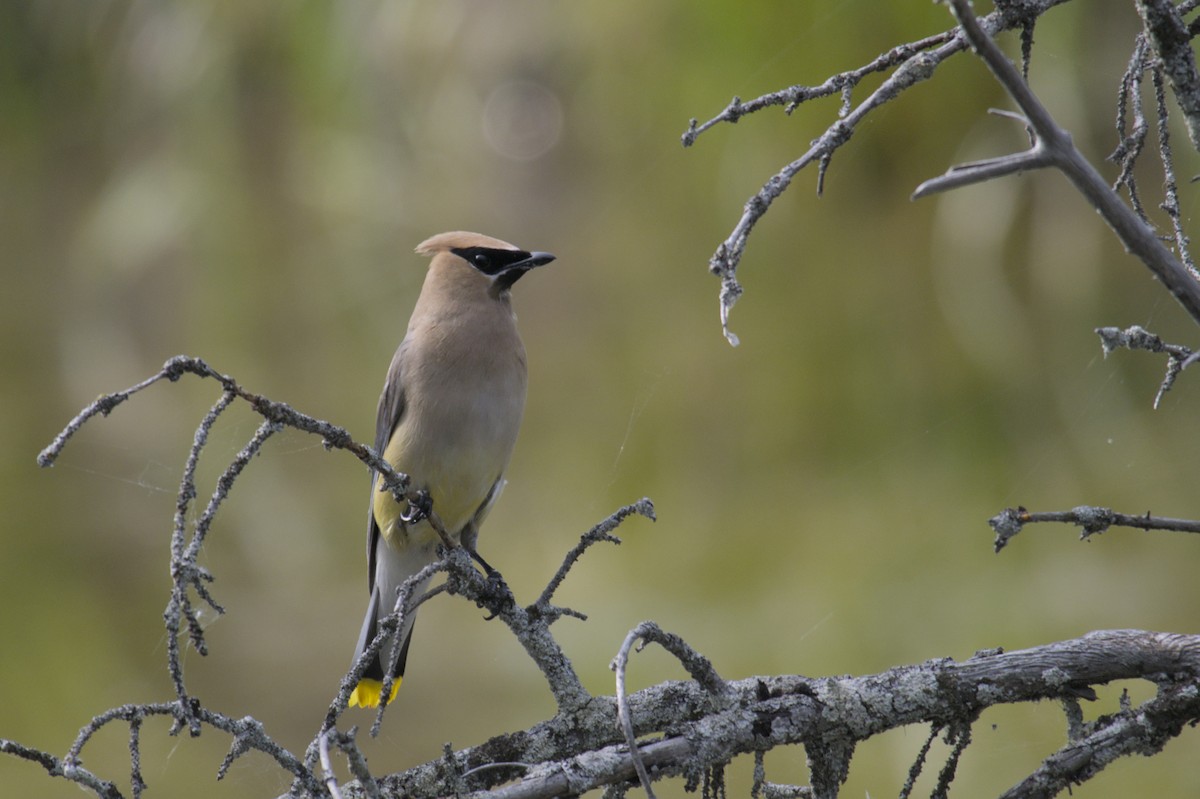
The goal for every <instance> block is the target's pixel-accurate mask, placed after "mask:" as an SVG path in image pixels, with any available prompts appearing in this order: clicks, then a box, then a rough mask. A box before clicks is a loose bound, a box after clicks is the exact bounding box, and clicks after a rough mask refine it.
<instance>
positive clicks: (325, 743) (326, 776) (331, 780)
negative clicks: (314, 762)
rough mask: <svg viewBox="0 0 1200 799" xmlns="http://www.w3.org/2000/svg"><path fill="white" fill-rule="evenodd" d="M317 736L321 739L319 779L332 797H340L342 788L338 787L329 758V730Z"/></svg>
mask: <svg viewBox="0 0 1200 799" xmlns="http://www.w3.org/2000/svg"><path fill="white" fill-rule="evenodd" d="M318 737H319V739H320V741H321V743H320V750H321V779H322V781H323V782H324V783H325V787H326V788H327V789H329V795H330V796H331V797H333V799H342V789H341V788H339V787H338V781H337V775H336V774H334V773H333V761H332V760H330V759H329V731H328V730H325V731H323V732H322V733H321V734H320V736H318Z"/></svg>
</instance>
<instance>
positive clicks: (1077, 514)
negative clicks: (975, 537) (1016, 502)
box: [988, 505, 1200, 552]
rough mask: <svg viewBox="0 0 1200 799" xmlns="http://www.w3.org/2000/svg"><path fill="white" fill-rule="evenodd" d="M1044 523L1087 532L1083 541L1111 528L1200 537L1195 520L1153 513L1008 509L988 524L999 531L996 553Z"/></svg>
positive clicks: (1199, 525) (1089, 508)
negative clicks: (1026, 529) (1029, 528)
mask: <svg viewBox="0 0 1200 799" xmlns="http://www.w3.org/2000/svg"><path fill="white" fill-rule="evenodd" d="M1044 522H1065V523H1069V524H1074V525H1077V526H1079V527H1082V528H1083V533H1082V534H1081V535H1080V536H1079V537H1080V539H1081V540H1086V539H1087V538H1089V537H1091V536H1093V535H1096V534H1097V533H1103V532H1105V531H1106V530H1108V529H1109V528H1110V527H1130V528H1132V529H1135V530H1164V531H1167V532H1174V533H1200V521H1196V520H1193V519H1172V518H1168V517H1166V516H1154V515H1152V514H1150V513H1149V512H1147V513H1145V514H1143V515H1138V516H1134V515H1130V514H1128V513H1117V512H1116V511H1114V510H1112V509H1111V508H1101V507H1096V506H1093V505H1080V506H1079V507H1076V508H1072V509H1071V510H1063V511H1042V512H1036V513H1035V512H1031V511H1028V510H1026V509H1025V508H1020V507H1018V508H1005V509H1004V510H1002V511H1000V512H999V513H997V514H996V515H995V516H993V517H992V518H990V519H988V524H989V525H991V528H992V529H993V530H995V531H996V543H995V547H996V551H997V552H999V551H1000V550H1002V549H1004V547H1005V546H1006V545H1007V544H1008V542H1009V540H1010V539H1012V537H1013V536H1015V535H1017V534H1018V533H1020V532H1021V530H1022V529H1023V528H1024V527H1025V525H1027V524H1038V523H1044Z"/></svg>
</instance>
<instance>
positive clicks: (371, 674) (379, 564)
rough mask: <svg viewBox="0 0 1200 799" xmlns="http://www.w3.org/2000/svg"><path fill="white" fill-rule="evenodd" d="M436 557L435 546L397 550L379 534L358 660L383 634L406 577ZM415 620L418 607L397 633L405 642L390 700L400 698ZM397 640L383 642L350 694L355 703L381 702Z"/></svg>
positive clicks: (421, 588)
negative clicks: (381, 630) (382, 626)
mask: <svg viewBox="0 0 1200 799" xmlns="http://www.w3.org/2000/svg"><path fill="white" fill-rule="evenodd" d="M432 560H433V552H432V549H431V550H430V551H429V552H425V551H424V548H422V547H417V546H408V547H404V548H402V549H400V551H398V552H397V551H396V550H393V549H392V548H391V547H390V546H388V544H387V543H386V541H385V540H384V539H383V536H380V537H379V541H378V544H377V549H376V558H375V584H374V587H373V588H372V589H371V602H370V604H369V605H368V606H367V615H366V618H365V619H363V626H362V631H361V632H360V633H359V635H358V646H357V647H355V649H354V662H357V661H358V659H359V657H361V656H362V653H363V652H365V651H366V650H367V647H369V646H370V645H371V642H372V641H374V640H375V637H376V636H377V635H378V634H379V621H380V619H383V618H385V617H386V616H387V615H388V614H390V613H391V612H392V610H393V609H394V608H395V604H396V597H397V596H398V594H399V591H400V587H401V586H402V585H403V584H404V581H405V580H407V579H408V578H409V577H411V576H412V575H414V574H416V573H417V572H418V571H420V570H421V569H423V568H424V567H425V565H426V564H427V563H430V562H432ZM427 585H428V581H425V582H423V583H421V584H420V585H418V586H416V587H415V589H414V590H413V593H412V596H414V597H419V596H420V595H421V594H422V593H423V592H424V591H425V588H426V586H427ZM414 621H416V611H415V610H410V611H409V612H408V613H406V614H405V617H404V619H403V620H402V621H401V624H400V629H399V630H398V631H397V633H396V635H399V636H400V637H401V640H402V641H403V642H404V643H403V644H402V646H401V647H400V657H399V658H397V660H396V667H395V669H393V670H392V674H391V677H392V691H391V695H390V696H389V697H388V700H387V701H388V703H389V704H390V703H391V702H392V701H393V700H394V699H395V698H396V692H397V691H398V690H399V688H400V682H401V679H402V678H403V677H404V664H405V663H406V662H407V661H408V646H409V644H410V643H412V631H413V622H414ZM395 640H396V639H395V637H394V636H388V637H387V640H385V641H384V642H383V646H381V647H380V649H379V653H378V654H377V655H376V656H375V658H374V660H372V661H371V663H370V665H368V666H367V668H366V670H365V671H364V672H363V676H362V678H361V679H360V680H359V681H358V685H356V686H355V687H354V692H353V693H351V694H350V706H351V707H356V706H357V707H378V706H379V702H380V699H381V698H382V694H383V682H384V678H385V671H384V670H385V668H386V664H387V663H388V661H389V660H390V659H391V656H392V647H393V645H394V643H395Z"/></svg>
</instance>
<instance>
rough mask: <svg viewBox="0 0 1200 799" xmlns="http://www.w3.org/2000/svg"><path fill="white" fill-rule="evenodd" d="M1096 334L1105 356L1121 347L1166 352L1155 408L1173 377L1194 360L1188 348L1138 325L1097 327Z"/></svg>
mask: <svg viewBox="0 0 1200 799" xmlns="http://www.w3.org/2000/svg"><path fill="white" fill-rule="evenodd" d="M1096 334H1097V335H1098V336H1100V346H1101V347H1102V348H1103V349H1104V357H1105V358H1107V357H1108V356H1109V355H1111V354H1112V352H1113V350H1116V349H1118V348H1122V347H1124V348H1127V349H1131V350H1146V351H1148V352H1163V353H1166V355H1167V371H1166V374H1165V375H1164V376H1163V380H1162V383H1161V384H1160V385H1159V387H1158V393H1157V394H1156V395H1155V396H1154V407H1155V408H1158V406H1159V403H1161V402H1162V398H1163V395H1165V394H1166V393H1167V392H1168V391H1170V390H1171V387H1172V386H1174V385H1175V378H1176V377H1178V376H1179V373H1180V372H1182V371H1183V370H1184V369H1186V368H1187V367H1189V366H1191V365H1192V364H1193V363H1195V362H1196V353H1195V352H1192V350H1191V349H1190V348H1188V347H1185V346H1183V345H1182V344H1168V343H1167V342H1165V341H1163V340H1162V339H1161V338H1159V337H1158V336H1157V335H1155V334H1154V333H1151V332H1150V331H1148V330H1146V329H1145V328H1143V327H1141V326H1140V325H1133V326H1132V327H1128V328H1125V329H1124V330H1122V329H1121V328H1119V327H1098V328H1096Z"/></svg>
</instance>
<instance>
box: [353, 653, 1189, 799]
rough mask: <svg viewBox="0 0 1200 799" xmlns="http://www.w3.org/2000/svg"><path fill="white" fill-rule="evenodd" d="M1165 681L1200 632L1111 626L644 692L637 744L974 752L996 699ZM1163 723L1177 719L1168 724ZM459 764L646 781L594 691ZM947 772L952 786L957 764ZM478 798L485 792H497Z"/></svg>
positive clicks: (689, 754) (484, 780)
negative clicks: (877, 663)
mask: <svg viewBox="0 0 1200 799" xmlns="http://www.w3.org/2000/svg"><path fill="white" fill-rule="evenodd" d="M1166 675H1170V676H1169V679H1170V680H1173V681H1177V682H1178V683H1179V684H1180V685H1184V684H1185V682H1186V683H1188V684H1189V690H1192V691H1193V693H1194V692H1195V688H1194V684H1195V682H1196V680H1197V679H1198V678H1200V636H1186V635H1173V634H1168V633H1151V632H1145V631H1140V630H1109V631H1101V632H1095V633H1089V634H1088V635H1086V636H1084V637H1082V638H1078V639H1074V640H1070V641H1063V642H1059V643H1055V644H1049V645H1046V646H1041V647H1034V648H1032V649H1027V650H1021V651H1018V652H1009V653H1004V652H1002V651H1000V650H992V651H987V652H982V653H980V654H979V655H977V656H975V657H972V658H970V659H968V660H965V661H962V662H960V663H956V662H954V661H952V660H949V659H944V660H935V661H929V662H927V663H924V664H920V665H915V666H903V667H898V668H894V669H890V670H888V671H886V672H883V673H881V674H878V675H870V676H865V677H827V678H821V679H809V678H805V677H800V676H777V677H769V678H751V679H746V680H738V681H733V682H730V683H728V690H729V693H728V696H727V699H726V701H724V702H721V703H717V706H714V703H713V697H712V694H711V693H710V692H709V691H708V690H706V689H705V688H703V687H701V686H700V685H699V684H698V683H696V682H694V681H689V682H673V683H664V684H662V685H658V686H654V687H652V688H647V689H645V690H643V691H639V692H637V693H635V694H632V695H631V696H630V697H629V709H630V719H631V723H632V725H633V727H634V729H635V730H637V731H638V733H639V735H643V736H644V735H650V734H654V733H656V732H657V733H658V734H659V735H661V736H662V738H661V739H660V740H657V741H654V742H651V743H647V744H643V745H642V746H640V747H639V751H640V754H641V756H642V758H643V761H644V763H645V766H646V769H647V772H648V774H649V775H650V776H651V777H652V778H657V777H659V776H662V775H667V774H679V773H685V772H686V773H700V771H701V770H702V769H704V768H707V767H710V766H713V765H720V764H723V763H724V762H727V761H728V759H729V758H731V757H734V756H736V755H738V754H744V753H748V752H759V751H764V750H768V749H771V748H774V747H777V746H782V745H788V744H805V745H807V744H808V743H810V742H818V741H819V742H822V743H826V742H831V741H833V742H840V743H841V744H842V745H843V746H844V747H845V748H847V749H849V750H850V751H852V747H853V743H854V742H856V741H861V740H865V739H867V738H869V737H871V736H873V735H876V734H878V733H880V732H883V731H885V730H889V729H896V728H898V727H901V726H906V725H909V724H930V725H938V726H940V727H942V728H945V729H949V728H951V727H955V726H957V727H958V729H959V730H962V732H955V733H954V734H953V736H952V738H951V740H952V743H953V745H954V747H955V748H959V747H960V745H961V746H962V747H965V744H964V743H962V740H963V739H962V738H961V737H960V736H961V735H963V734H965V729H966V728H967V727H969V725H970V723H971V722H972V721H973V720H974V719H975V718H976V717H977V716H978V714H979V713H980V712H982V711H983V710H985V709H986V708H988V707H991V706H993V705H997V704H1006V703H1014V702H1026V701H1038V700H1044V699H1061V698H1082V699H1095V692H1094V691H1093V690H1092V688H1091V686H1093V685H1100V684H1104V683H1107V682H1111V681H1114V680H1122V679H1139V678H1140V679H1148V680H1152V681H1156V682H1160V681H1162V680H1163V679H1165V678H1167V677H1166ZM1155 707H1156V706H1154V705H1144V706H1143V707H1142V708H1139V709H1137V711H1136V712H1141V710H1143V709H1145V710H1147V712H1155ZM1163 711H1164V712H1167V713H1169V714H1170V719H1169V720H1170V723H1172V724H1188V723H1191V722H1193V721H1200V706H1198V705H1196V704H1186V703H1184V704H1176V705H1172V706H1170V707H1164V708H1163ZM964 725H965V726H964ZM1164 729H1168V726H1167V720H1163V722H1162V723H1160V724H1159V725H1158V726H1157V727H1156V730H1159V731H1161V730H1164ZM1130 734H1131V735H1136V734H1137V731H1136V730H1131V732H1130ZM1163 742H1164V740H1163V739H1159V740H1157V742H1156V745H1157V746H1158V747H1159V748H1161V745H1162V743H1163ZM1127 751H1136V750H1135V749H1134V748H1132V747H1131V748H1129V749H1128V750H1127ZM549 752H553V753H554V756H553V757H551V756H550V755H549ZM951 757H952V758H953V753H952V754H951ZM452 761H453V763H454V764H456V766H457V768H459V769H461V770H459V771H458V772H457V775H461V774H462V773H463V772H464V771H467V770H469V769H471V768H473V767H475V766H478V765H482V764H484V763H488V762H497V761H499V762H511V763H520V764H522V766H521V769H520V770H521V771H522V772H524V773H523V774H520V775H514V773H513V772H512V771H511V770H507V771H506V770H502V769H501V770H497V771H495V772H493V771H490V770H489V771H482V772H475V773H473V774H472V776H471V781H472V782H473V783H476V784H475V785H474V786H472V788H473V789H474V790H476V791H482V790H483V789H484V788H486V787H488V786H490V785H498V784H500V783H502V782H504V781H505V780H506V779H511V778H513V777H514V776H519V780H518V781H517V782H514V783H511V784H509V785H506V786H505V787H503V788H500V789H498V790H496V791H494V792H489V793H487V794H486V796H487V797H489V798H490V797H506V799H512V798H513V797H544V796H558V795H567V794H578V793H582V792H584V791H586V790H590V789H593V788H596V787H601V786H603V785H611V784H614V783H620V782H626V781H628V780H630V779H632V778H633V777H634V776H635V775H636V767H635V766H634V764H633V761H632V758H631V757H630V755H629V750H628V747H627V745H626V744H625V741H624V735H623V733H622V732H621V730H620V726H619V725H618V724H617V719H616V708H615V707H614V704H613V702H612V700H611V699H610V698H608V697H597V698H595V699H594V700H592V702H590V703H589V704H588V705H587V706H585V707H584V708H582V709H581V712H580V715H572V716H571V717H569V718H568V717H564V716H562V715H559V716H557V717H555V718H554V719H551V720H549V721H546V722H543V723H541V724H538V725H535V726H534V727H532V728H530V729H528V730H525V731H524V732H522V733H520V734H512V735H503V736H499V737H497V738H494V739H492V740H490V741H487V742H485V743H483V744H481V745H480V746H478V747H474V748H472V749H467V750H462V751H459V752H457V753H454V755H453V757H452ZM942 772H943V774H944V775H946V777H945V779H947V780H948V778H949V772H948V771H947V769H946V767H943V769H942ZM457 778H458V777H457V776H456V777H455V779H457ZM449 785H450V775H449V774H448V773H447V766H446V763H445V762H444V761H440V760H439V761H437V762H436V763H428V764H425V765H423V766H418V767H417V768H414V769H411V770H409V771H407V772H404V773H401V774H396V775H391V776H389V777H386V778H384V779H383V780H382V781H381V789H382V792H383V795H385V796H411V795H416V794H420V795H434V794H438V795H442V794H446V793H449V792H451V791H450V790H449ZM343 787H346V786H343ZM815 787H816V786H815V785H814V788H815ZM816 795H818V796H820V795H821V794H820V793H819V792H818V793H817V794H816ZM467 796H469V797H472V799H484V796H485V794H483V793H468V794H467Z"/></svg>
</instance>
